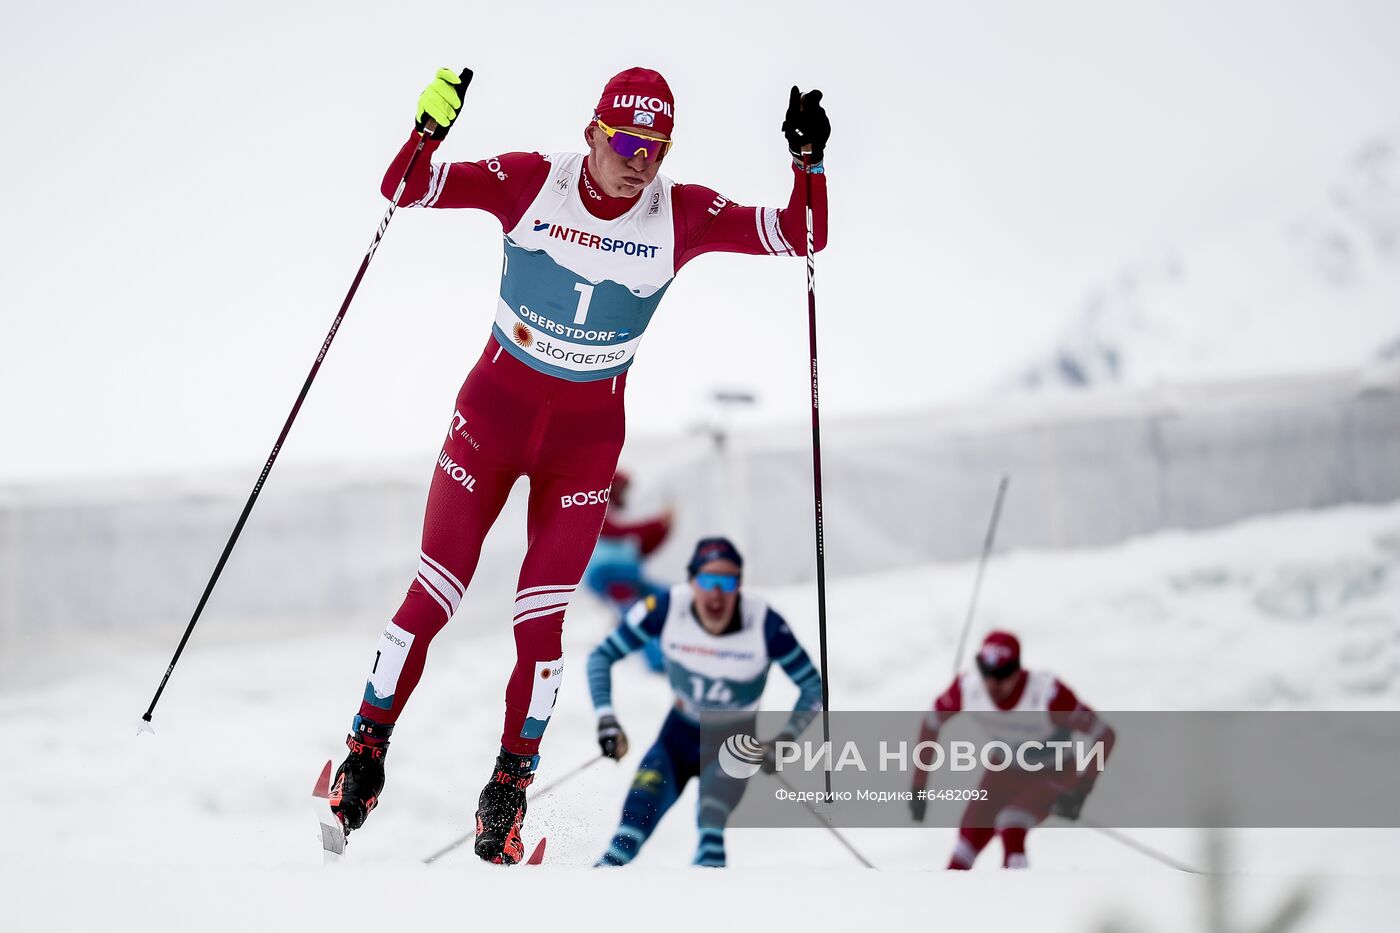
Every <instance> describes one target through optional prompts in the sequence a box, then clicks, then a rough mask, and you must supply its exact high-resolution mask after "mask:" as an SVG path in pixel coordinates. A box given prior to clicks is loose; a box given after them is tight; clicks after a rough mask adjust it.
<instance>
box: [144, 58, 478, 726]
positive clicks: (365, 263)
mask: <svg viewBox="0 0 1400 933" xmlns="http://www.w3.org/2000/svg"><path fill="white" fill-rule="evenodd" d="M463 90H465V85H464V86H463ZM428 132H431V130H426V131H425V132H424V133H423V134H421V135H420V136H419V139H418V148H417V149H415V150H413V155H411V156H410V157H409V159H408V165H407V167H405V168H404V172H403V178H402V179H400V180H399V186H398V189H397V190H396V191H395V192H394V200H393V201H392V202H390V204H389V210H388V211H386V212H385V214H384V219H383V220H381V221H380V222H379V229H378V230H377V231H376V232H375V234H374V240H373V241H372V242H371V243H370V244H369V249H368V250H367V251H366V252H365V258H364V259H362V260H360V268H359V270H358V271H356V273H355V280H354V281H353V282H351V283H350V290H349V291H348V292H346V293H345V300H344V301H342V302H341V303H340V311H339V312H337V313H336V316H335V320H334V321H332V322H331V329H330V332H329V333H327V334H326V339H325V342H324V343H322V344H321V352H320V353H317V354H316V362H314V363H312V364H311V372H310V373H308V374H307V376H306V382H305V383H303V384H302V387H301V392H299V393H298V394H297V400H296V402H294V403H293V404H292V410H291V413H290V414H288V415H287V421H286V423H285V424H283V425H282V433H280V434H278V435H277V442H276V443H275V444H273V445H272V453H270V454H268V457H267V463H265V464H263V468H262V473H261V474H260V475H259V476H258V481H257V482H256V483H255V484H254V485H253V491H252V493H251V494H249V496H248V501H247V502H246V503H245V504H244V506H243V514H241V515H239V516H238V523H237V524H235V525H234V526H233V534H231V535H229V538H228V543H227V544H225V545H224V552H223V554H221V555H219V562H218V563H217V564H215V565H214V573H213V574H212V575H210V577H209V582H208V583H206V584H205V585H204V593H203V595H201V596H200V597H199V604H198V605H197V606H195V607H194V615H192V616H190V624H189V625H187V626H185V634H184V635H183V636H181V638H180V644H179V645H177V646H176V648H175V655H174V657H172V658H171V659H170V666H169V667H167V668H166V669H165V676H164V677H162V678H161V679H160V686H158V687H156V695H155V696H153V697H151V705H150V706H148V707H146V712H145V713H144V714H143V715H142V716H141V718H142V719H143V720H145V721H146V722H150V721H151V715H152V714H153V713H154V712H155V709H156V704H157V703H159V702H160V695H161V694H162V693H164V692H165V685H166V684H168V683H169V682H170V675H171V673H172V672H174V670H175V665H176V663H178V662H179V660H180V654H181V653H182V652H183V651H184V650H185V645H186V643H188V642H189V640H190V634H191V633H192V632H193V631H194V626H195V623H196V622H198V621H199V616H200V613H202V612H203V611H204V604H205V603H207V602H209V594H210V593H212V592H214V584H216V583H218V582H219V575H220V574H221V573H223V572H224V564H226V563H228V558H229V555H230V554H232V553H233V546H234V545H235V544H237V543H238V536H239V535H240V534H242V533H243V526H244V524H246V523H247V521H248V515H249V514H250V513H251V512H252V511H253V503H255V502H257V501H258V494H259V493H261V492H262V488H263V483H265V482H267V475H268V474H269V473H271V472H272V465H273V464H274V463H276V462H277V455H278V454H279V453H281V451H282V445H283V444H285V443H286V442H287V435H288V434H289V433H290V432H291V430H292V422H294V421H296V419H297V412H299V411H301V404H302V402H304V401H306V395H307V393H308V392H310V391H311V383H312V382H313V381H315V379H316V373H318V372H320V370H321V363H322V362H323V361H324V360H325V358H326V352H327V351H328V350H330V348H331V341H332V340H334V339H335V334H336V331H337V330H339V329H340V322H341V321H343V320H344V319H345V312H346V311H348V310H349V309H350V302H351V301H352V300H353V299H354V297H355V292H356V291H357V290H359V287H360V281H361V280H362V279H363V278H364V277H365V270H366V269H368V268H369V263H370V260H371V259H373V258H374V251H375V250H376V249H378V248H379V241H380V240H382V239H384V231H385V230H387V229H388V228H389V221H391V220H393V219H394V209H395V207H397V205H398V202H399V197H400V196H401V195H402V194H403V189H404V185H406V184H407V183H408V176H409V175H411V174H412V173H413V166H414V165H415V164H417V162H418V156H419V155H420V154H421V153H422V152H423V144H424V143H425V142H426V140H427V133H428Z"/></svg>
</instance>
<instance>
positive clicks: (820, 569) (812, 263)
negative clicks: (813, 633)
mask: <svg viewBox="0 0 1400 933" xmlns="http://www.w3.org/2000/svg"><path fill="white" fill-rule="evenodd" d="M810 161H811V156H809V155H807V154H806V153H804V154H803V155H802V175H803V177H804V178H805V179H806V182H807V213H806V225H807V343H808V347H809V349H810V351H811V352H810V354H809V355H810V357H811V363H812V508H813V512H814V513H815V515H816V528H817V647H818V649H819V652H820V654H821V675H822V743H823V745H824V746H825V747H826V748H830V747H831V678H830V677H828V676H827V669H826V548H825V543H824V542H825V535H824V529H823V526H822V423H821V406H820V393H819V392H818V391H817V283H816V274H817V260H816V252H817V250H816V233H815V232H814V231H813V228H812V173H811V171H810V169H811V165H810V164H809V163H810ZM826 796H827V799H828V800H829V799H831V757H830V756H829V755H828V756H827V768H826ZM862 861H864V860H863V859H862Z"/></svg>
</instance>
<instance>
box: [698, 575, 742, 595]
mask: <svg viewBox="0 0 1400 933" xmlns="http://www.w3.org/2000/svg"><path fill="white" fill-rule="evenodd" d="M695 585H696V586H698V587H700V589H702V590H719V591H720V592H721V593H733V592H735V591H737V590H738V589H739V575H738V574H737V573H697V574H696V575H695Z"/></svg>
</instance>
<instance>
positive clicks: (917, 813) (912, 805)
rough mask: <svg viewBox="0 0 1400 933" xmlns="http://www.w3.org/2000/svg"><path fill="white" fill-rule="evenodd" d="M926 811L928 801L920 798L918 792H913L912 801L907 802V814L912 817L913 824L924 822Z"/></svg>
mask: <svg viewBox="0 0 1400 933" xmlns="http://www.w3.org/2000/svg"><path fill="white" fill-rule="evenodd" d="M926 810H928V799H927V798H925V797H920V796H919V792H918V791H917V790H916V791H914V799H913V800H911V801H909V812H910V813H911V814H913V816H914V822H915V823H922V822H923V821H924V812H925V811H926Z"/></svg>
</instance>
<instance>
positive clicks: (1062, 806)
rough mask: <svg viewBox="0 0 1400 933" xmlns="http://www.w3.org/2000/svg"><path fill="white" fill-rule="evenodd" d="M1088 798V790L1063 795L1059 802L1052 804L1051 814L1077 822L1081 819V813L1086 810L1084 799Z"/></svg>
mask: <svg viewBox="0 0 1400 933" xmlns="http://www.w3.org/2000/svg"><path fill="white" fill-rule="evenodd" d="M1088 796H1089V792H1088V791H1087V790H1076V791H1072V792H1070V793H1068V794H1062V795H1061V796H1060V797H1059V799H1058V800H1056V801H1055V802H1054V803H1053V804H1051V806H1050V812H1051V813H1053V814H1055V815H1056V816H1062V817H1064V818H1065V819H1067V820H1077V819H1079V811H1080V810H1082V809H1084V798H1085V797H1088Z"/></svg>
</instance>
